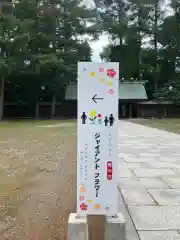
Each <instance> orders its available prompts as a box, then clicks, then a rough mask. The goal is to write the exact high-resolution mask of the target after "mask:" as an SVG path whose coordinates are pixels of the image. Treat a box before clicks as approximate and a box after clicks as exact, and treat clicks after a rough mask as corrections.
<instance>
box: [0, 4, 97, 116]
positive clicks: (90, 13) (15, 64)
mask: <svg viewBox="0 0 180 240" xmlns="http://www.w3.org/2000/svg"><path fill="white" fill-rule="evenodd" d="M0 6H1V7H0V9H1V11H0V20H1V24H0V50H1V51H0V74H1V80H0V82H1V85H0V90H1V91H0V109H1V110H0V119H1V118H2V113H3V99H4V98H5V100H6V101H11V98H10V94H9V93H10V92H11V93H12V91H17V89H20V88H21V89H23V88H25V87H28V88H29V90H30V89H31V91H33V94H31V93H30V91H29V93H28V96H29V98H27V95H23V94H22V95H21V97H20V99H19V100H18V101H21V102H23V101H28V102H33V101H34V102H36V101H37V100H39V98H40V95H41V96H42V88H41V87H42V86H43V89H44V88H45V89H46V92H48V94H49V96H51V98H52V101H53V103H55V100H56V98H59V99H63V96H62V91H63V89H64V87H65V86H66V84H68V82H69V81H74V80H76V68H77V62H78V61H89V60H90V58H91V48H90V46H89V43H88V40H94V39H97V38H98V36H99V33H100V29H99V26H98V24H97V11H96V10H95V9H88V8H87V7H85V6H84V5H83V4H82V1H80V0H41V1H40V0H17V1H13V3H12V2H11V1H8V2H7V0H6V1H5V0H4V2H3V3H0ZM18 79H20V80H18ZM21 79H23V81H24V82H25V84H23V83H22V81H21ZM26 79H27V80H26ZM4 86H5V96H4ZM12 89H15V90H12ZM21 92H23V91H21ZM12 95H13V96H14V98H15V99H14V100H15V101H17V99H18V97H17V94H16V93H15V92H14V93H13V94H12ZM53 114H54V110H52V116H53Z"/></svg>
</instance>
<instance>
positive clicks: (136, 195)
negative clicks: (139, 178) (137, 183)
mask: <svg viewBox="0 0 180 240" xmlns="http://www.w3.org/2000/svg"><path fill="white" fill-rule="evenodd" d="M121 193H122V195H123V197H124V200H125V202H126V204H127V205H132V206H138V205H156V203H155V202H154V200H153V199H152V197H151V196H150V195H149V193H148V192H147V191H146V190H140V189H136V190H133V189H122V190H121Z"/></svg>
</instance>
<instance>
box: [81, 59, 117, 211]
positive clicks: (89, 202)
mask: <svg viewBox="0 0 180 240" xmlns="http://www.w3.org/2000/svg"><path fill="white" fill-rule="evenodd" d="M118 82H119V64H118V63H93V62H79V63H78V155H77V214H79V215H80V216H86V215H107V216H112V215H115V214H117V212H118V211H117V206H118V203H117V201H118V189H117V178H116V176H117V174H116V171H117V158H118V153H117V137H118V95H119V93H118Z"/></svg>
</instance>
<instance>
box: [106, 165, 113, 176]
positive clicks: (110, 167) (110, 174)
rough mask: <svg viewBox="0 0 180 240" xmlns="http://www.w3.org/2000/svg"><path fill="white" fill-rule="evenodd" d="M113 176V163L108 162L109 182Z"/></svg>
mask: <svg viewBox="0 0 180 240" xmlns="http://www.w3.org/2000/svg"><path fill="white" fill-rule="evenodd" d="M112 174H113V169H112V162H111V161H108V162H107V179H108V180H112Z"/></svg>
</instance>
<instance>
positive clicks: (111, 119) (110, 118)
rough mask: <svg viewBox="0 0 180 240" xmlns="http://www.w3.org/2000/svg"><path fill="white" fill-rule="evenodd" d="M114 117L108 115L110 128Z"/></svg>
mask: <svg viewBox="0 0 180 240" xmlns="http://www.w3.org/2000/svg"><path fill="white" fill-rule="evenodd" d="M114 120H115V119H114V117H113V114H110V117H109V123H110V126H112V125H113V123H114Z"/></svg>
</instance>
